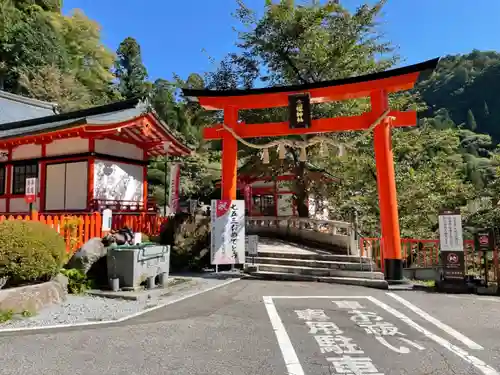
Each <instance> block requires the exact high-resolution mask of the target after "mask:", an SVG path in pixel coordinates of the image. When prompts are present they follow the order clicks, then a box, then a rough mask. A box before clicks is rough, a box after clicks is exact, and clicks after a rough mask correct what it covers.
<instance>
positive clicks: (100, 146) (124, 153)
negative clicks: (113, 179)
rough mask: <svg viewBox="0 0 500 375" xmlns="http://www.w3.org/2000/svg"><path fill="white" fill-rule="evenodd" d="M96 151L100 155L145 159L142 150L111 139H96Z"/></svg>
mask: <svg viewBox="0 0 500 375" xmlns="http://www.w3.org/2000/svg"><path fill="white" fill-rule="evenodd" d="M94 150H95V152H96V153H98V154H106V155H113V156H119V157H122V158H128V159H133V160H143V157H144V152H143V150H142V148H140V147H137V146H136V145H133V144H130V143H124V142H119V141H115V140H111V139H96V140H95V148H94Z"/></svg>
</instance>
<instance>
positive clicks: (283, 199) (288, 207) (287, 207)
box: [278, 194, 293, 216]
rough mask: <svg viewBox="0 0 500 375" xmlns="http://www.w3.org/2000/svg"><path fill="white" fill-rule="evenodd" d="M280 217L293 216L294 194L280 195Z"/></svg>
mask: <svg viewBox="0 0 500 375" xmlns="http://www.w3.org/2000/svg"><path fill="white" fill-rule="evenodd" d="M278 216H293V194H279V195H278Z"/></svg>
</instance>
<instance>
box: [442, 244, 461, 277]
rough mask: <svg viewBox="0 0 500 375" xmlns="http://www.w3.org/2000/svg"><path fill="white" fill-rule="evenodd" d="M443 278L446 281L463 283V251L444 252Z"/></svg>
mask: <svg viewBox="0 0 500 375" xmlns="http://www.w3.org/2000/svg"><path fill="white" fill-rule="evenodd" d="M441 257H442V261H443V277H444V279H445V280H457V281H463V280H464V277H465V259H464V252H463V251H442V252H441Z"/></svg>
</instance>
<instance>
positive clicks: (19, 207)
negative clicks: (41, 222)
mask: <svg viewBox="0 0 500 375" xmlns="http://www.w3.org/2000/svg"><path fill="white" fill-rule="evenodd" d="M33 208H34V209H35V210H40V198H38V197H37V198H36V201H35V202H33ZM9 212H20V213H28V212H29V204H28V203H26V201H25V200H24V197H23V198H11V199H10V210H9Z"/></svg>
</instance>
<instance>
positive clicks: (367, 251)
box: [359, 238, 499, 280]
mask: <svg viewBox="0 0 500 375" xmlns="http://www.w3.org/2000/svg"><path fill="white" fill-rule="evenodd" d="M359 248H360V252H361V256H368V257H371V258H372V259H373V260H374V261H375V263H376V265H377V267H379V268H380V269H381V270H382V271H383V270H384V254H383V251H382V249H383V243H382V241H381V239H380V238H360V239H359ZM401 253H402V254H401V255H402V258H403V267H404V268H411V267H419V268H422V267H436V266H438V265H439V264H440V259H439V240H423V239H412V238H402V239H401ZM485 255H487V256H486V257H485ZM464 257H465V269H466V273H468V274H475V275H480V274H481V273H484V269H485V268H488V269H489V266H488V265H487V266H486V267H485V266H484V262H485V260H484V259H485V258H486V262H487V263H489V265H491V266H492V267H491V268H492V270H490V271H489V272H490V273H491V275H489V279H490V280H493V278H494V279H495V280H498V278H497V277H498V273H499V271H498V269H499V256H498V249H495V250H494V251H492V252H490V253H489V254H484V253H483V252H482V251H474V241H473V240H465V241H464Z"/></svg>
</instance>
